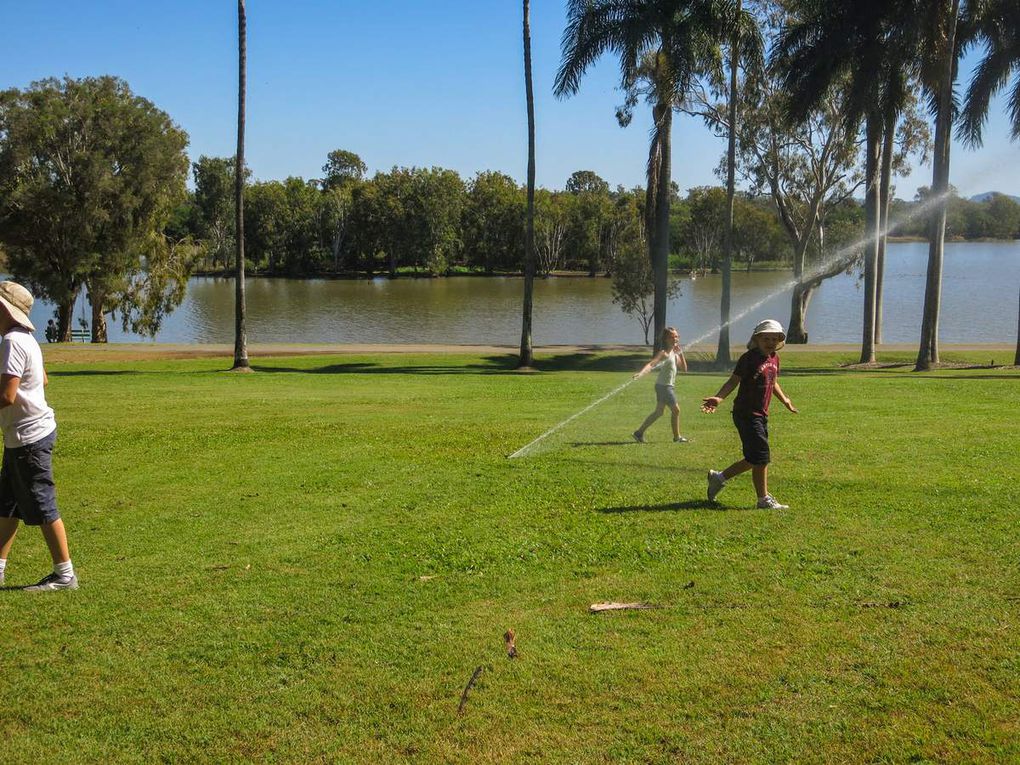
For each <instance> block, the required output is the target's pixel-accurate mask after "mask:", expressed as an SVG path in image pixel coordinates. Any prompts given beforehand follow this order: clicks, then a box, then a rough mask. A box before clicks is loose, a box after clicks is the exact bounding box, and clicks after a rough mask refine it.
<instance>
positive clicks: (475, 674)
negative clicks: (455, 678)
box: [457, 665, 482, 717]
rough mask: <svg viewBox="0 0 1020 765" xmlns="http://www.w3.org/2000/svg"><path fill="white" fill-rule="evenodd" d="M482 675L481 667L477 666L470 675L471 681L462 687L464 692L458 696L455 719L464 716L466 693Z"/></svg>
mask: <svg viewBox="0 0 1020 765" xmlns="http://www.w3.org/2000/svg"><path fill="white" fill-rule="evenodd" d="M481 674H482V667H481V666H480V665H479V666H478V667H476V668H475V671H474V672H473V673H472V674H471V679H470V680H468V681H467V685H465V686H464V692H463V693H462V694H460V705H459V706H458V707H457V717H460V716H461V715H462V714H464V705H465V704H467V697H468V691H470V690H471V689H472V688H473V687H474V685H475V682H476V681H477V680H478V676H479V675H481Z"/></svg>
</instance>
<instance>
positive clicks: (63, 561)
mask: <svg viewBox="0 0 1020 765" xmlns="http://www.w3.org/2000/svg"><path fill="white" fill-rule="evenodd" d="M32 303H33V300H32V295H31V293H30V292H29V291H28V290H27V289H25V288H24V287H22V286H21V285H20V284H17V283H15V282H6V281H5V282H0V333H2V334H3V341H2V342H0V429H2V430H3V436H4V457H3V467H2V469H0V584H3V581H4V574H5V571H6V568H7V555H8V554H9V553H10V551H11V545H12V544H13V543H14V535H15V534H17V533H18V522H19V521H23V522H24V523H25V525H27V526H39V527H40V528H41V529H42V534H43V538H44V539H45V540H46V546H47V547H48V548H49V550H50V557H51V558H52V559H53V573H51V574H47V575H46V576H44V577H43V578H42V579H41V580H40V581H39V582H37V583H36V584H33V585H30V586H28V587H25V588H24V589H25V590H27V591H30V592H46V591H49V590H74V589H77V588H78V578H77V577H76V576H75V574H74V566H72V565H71V555H70V553H69V552H68V550H67V533H66V532H65V530H64V521H63V520H62V519H61V517H60V513H59V512H57V495H56V489H55V486H54V483H53V445H54V443H56V440H57V421H56V419H54V417H53V410H52V409H50V407H49V406H48V405H47V403H46V393H45V390H44V386H45V385H46V383H47V382H48V380H47V379H46V371H45V370H44V369H43V359H42V350H41V349H40V348H39V343H38V342H36V339H35V338H34V337H33V336H32V332H33V331H35V327H34V326H33V325H32V322H31V321H29V318H28V314H29V312H30V311H31V310H32Z"/></svg>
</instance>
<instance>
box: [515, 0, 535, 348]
mask: <svg viewBox="0 0 1020 765" xmlns="http://www.w3.org/2000/svg"><path fill="white" fill-rule="evenodd" d="M530 5H531V4H530V2H529V0H524V91H525V94H526V98H527V102H528V212H527V217H526V222H525V228H524V311H523V316H522V320H521V357H520V360H519V362H518V367H530V366H531V364H532V361H533V356H532V347H531V308H532V300H533V298H534V288H535V96H534V93H533V91H532V85H531V22H530V20H529V12H530Z"/></svg>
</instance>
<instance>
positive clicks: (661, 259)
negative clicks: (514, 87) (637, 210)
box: [554, 0, 731, 338]
mask: <svg viewBox="0 0 1020 765" xmlns="http://www.w3.org/2000/svg"><path fill="white" fill-rule="evenodd" d="M730 27H731V23H730V21H729V19H728V18H727V14H726V3H725V2H722V1H721V0H570V2H569V4H568V7H567V28H566V30H564V32H563V42H562V48H563V58H562V61H561V62H560V68H559V71H558V72H557V74H556V84H555V87H554V93H555V94H556V95H557V96H559V97H564V96H568V95H572V94H574V93H577V91H578V90H579V88H580V84H581V78H582V77H583V75H584V73H585V72H586V71H587V70H588V67H590V66H591V65H592V64H594V63H595V61H596V60H598V59H599V58H600V57H601V56H602V54H603V53H607V52H612V53H615V54H617V55H618V56H619V58H620V69H621V83H622V86H623V89H624V90H625V91H626V93H627V94H628V96H627V98H628V106H627V107H626V108H627V109H629V108H632V107H633V106H634V105H635V104H636V103H637V100H638V97H639V95H644V96H645V97H646V99H647V100H648V101H649V102H650V103H651V104H652V123H653V128H652V140H651V146H650V147H649V152H648V166H647V170H646V174H647V178H648V189H647V200H648V204H647V209H646V219H647V229H646V230H647V232H648V251H649V258H650V260H651V264H652V272H653V282H654V285H655V296H654V308H653V312H654V316H655V337H656V338H659V337H661V336H662V330H663V329H664V328H665V326H666V297H667V283H668V279H669V208H670V199H671V185H670V170H671V163H670V160H671V156H670V155H671V140H670V138H671V135H670V134H671V128H672V124H673V109H674V108H675V107H676V106H678V105H679V104H680V103H682V102H683V101H684V100H685V99H686V97H687V96H688V94H689V93H690V91H691V88H692V86H693V84H694V83H695V82H696V81H697V79H698V78H699V77H701V76H703V75H704V74H705V73H706V72H708V71H710V70H714V69H717V68H718V66H719V59H720V48H719V46H720V44H721V42H722V41H723V40H725V39H728V37H729V33H730ZM628 113H629V112H628ZM626 121H627V119H626V117H624V118H621V122H626Z"/></svg>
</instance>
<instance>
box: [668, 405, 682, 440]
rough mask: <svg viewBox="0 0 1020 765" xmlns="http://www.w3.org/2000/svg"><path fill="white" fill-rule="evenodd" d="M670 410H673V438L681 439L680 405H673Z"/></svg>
mask: <svg viewBox="0 0 1020 765" xmlns="http://www.w3.org/2000/svg"><path fill="white" fill-rule="evenodd" d="M670 408H671V409H672V410H673V411H672V415H673V438H680V405H679V404H673V405H672V406H671V407H670Z"/></svg>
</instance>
